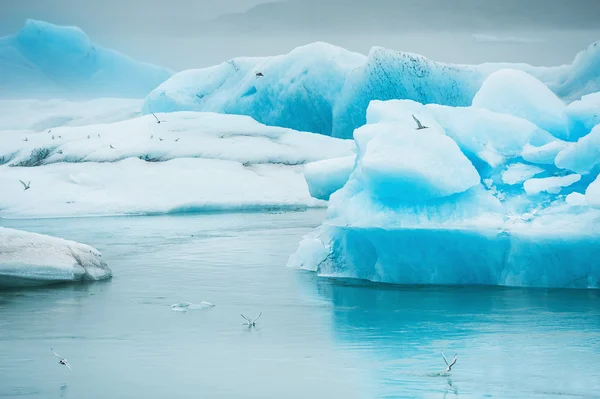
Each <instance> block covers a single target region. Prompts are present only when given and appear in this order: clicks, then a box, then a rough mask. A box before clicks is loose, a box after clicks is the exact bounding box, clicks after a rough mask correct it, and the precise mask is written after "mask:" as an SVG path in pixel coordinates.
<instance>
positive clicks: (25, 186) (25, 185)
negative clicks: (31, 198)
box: [19, 180, 31, 191]
mask: <svg viewBox="0 0 600 399" xmlns="http://www.w3.org/2000/svg"><path fill="white" fill-rule="evenodd" d="M19 181H20V182H21V184H22V185H23V190H25V191H27V190H29V189H30V188H31V182H30V181H28V182H27V184H25V182H24V181H23V180H19Z"/></svg>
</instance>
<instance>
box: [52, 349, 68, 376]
mask: <svg viewBox="0 0 600 399" xmlns="http://www.w3.org/2000/svg"><path fill="white" fill-rule="evenodd" d="M50 350H51V351H52V353H54V356H56V357H57V358H59V359H60V360H59V361H58V363H59V364H62V365H63V366H67V368H68V369H69V370H71V371H73V369H72V368H71V365H70V364H69V362H67V359H65V358H64V357H62V356H61V355H59V354H58V353H56V352H54V349H52V348H50Z"/></svg>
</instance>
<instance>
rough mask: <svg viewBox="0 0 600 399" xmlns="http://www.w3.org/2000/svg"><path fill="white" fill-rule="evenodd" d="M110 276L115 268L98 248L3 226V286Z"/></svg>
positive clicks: (0, 259) (0, 283)
mask: <svg viewBox="0 0 600 399" xmlns="http://www.w3.org/2000/svg"><path fill="white" fill-rule="evenodd" d="M110 277H112V272H111V270H110V269H109V268H108V266H107V265H106V263H105V262H104V261H103V260H102V255H101V254H100V252H98V250H96V249H95V248H92V247H90V246H88V245H85V244H80V243H77V242H74V241H68V240H63V239H61V238H57V237H50V236H47V235H42V234H36V233H29V232H25V231H20V230H14V229H8V228H4V227H0V288H7V287H22V286H34V285H46V284H53V283H60V282H73V281H83V280H105V279H108V278H110Z"/></svg>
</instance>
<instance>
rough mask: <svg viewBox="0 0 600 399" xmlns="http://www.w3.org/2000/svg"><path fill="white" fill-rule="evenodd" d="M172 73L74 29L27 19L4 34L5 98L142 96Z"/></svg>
mask: <svg viewBox="0 0 600 399" xmlns="http://www.w3.org/2000/svg"><path fill="white" fill-rule="evenodd" d="M171 74H172V73H171V72H170V71H169V70H167V69H165V68H161V67H157V66H154V65H150V64H146V63H143V62H139V61H136V60H133V59H131V58H129V57H127V56H125V55H123V54H120V53H118V52H116V51H113V50H110V49H106V48H102V47H100V46H98V45H95V44H94V43H92V42H91V40H90V38H89V37H88V36H87V35H86V34H85V33H84V32H83V31H81V30H80V29H79V28H76V27H70V26H56V25H53V24H50V23H47V22H42V21H35V20H27V21H26V22H25V26H23V28H22V29H21V30H20V31H19V32H18V33H16V34H14V35H11V36H6V37H2V38H0V97H2V98H7V97H12V98H14V97H20V98H49V97H61V98H64V97H67V98H92V97H95V98H98V97H123V98H143V97H145V96H146V95H147V94H148V93H149V92H150V91H151V90H152V89H154V88H155V87H156V86H158V85H159V84H161V83H162V82H163V81H165V80H166V79H168V78H169V77H170V76H171Z"/></svg>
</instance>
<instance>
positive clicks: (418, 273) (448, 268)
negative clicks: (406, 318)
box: [288, 72, 600, 289]
mask: <svg viewBox="0 0 600 399" xmlns="http://www.w3.org/2000/svg"><path fill="white" fill-rule="evenodd" d="M511 74H512V72H511V73H510V74H509V75H511ZM489 79H490V80H491V82H492V83H493V82H494V80H496V79H498V76H493V74H492V75H491V76H490V77H489ZM502 79H504V78H502ZM517 79H518V80H526V81H528V82H529V84H530V85H531V86H532V87H533V86H535V87H537V88H539V87H540V86H539V84H538V83H539V82H536V83H533V79H534V78H532V77H526V78H524V77H523V76H522V75H521V73H518V74H517ZM500 86H502V85H500ZM543 87H544V91H543V93H544V94H542V95H543V96H545V97H544V98H546V100H548V99H552V100H548V101H549V102H550V103H552V102H553V101H554V100H556V99H557V98H556V97H555V96H554V94H552V93H551V92H550V91H549V90H548V89H547V88H546V87H545V86H543ZM492 88H493V85H486V83H484V84H483V85H482V88H481V90H480V92H482V93H483V94H481V95H480V92H478V93H476V94H475V98H479V100H481V101H482V102H481V103H479V104H475V103H476V102H474V104H473V105H472V106H457V107H451V106H444V105H436V104H427V105H423V104H420V103H418V102H415V101H410V100H390V101H372V102H371V103H370V104H369V107H368V109H367V111H366V117H365V122H366V124H365V125H363V126H361V127H359V128H357V129H355V131H354V134H353V136H354V141H355V143H356V150H357V154H356V161H355V163H354V166H353V170H352V171H351V173H350V174H349V177H348V180H347V181H346V183H345V185H344V186H343V187H342V188H339V189H337V190H336V191H335V192H333V193H332V194H331V197H330V200H329V204H328V213H327V219H326V220H325V221H324V223H323V224H322V225H321V226H320V227H319V228H317V229H316V230H315V231H314V232H312V233H310V234H309V235H307V236H306V237H305V238H304V239H303V240H302V241H301V242H300V244H299V246H298V250H297V251H296V253H294V254H293V255H292V256H291V257H290V259H289V261H288V266H290V267H296V268H303V269H306V270H312V271H315V272H317V273H318V274H319V275H321V276H326V277H334V278H357V279H365V280H370V281H375V282H382V283H393V284H444V285H463V284H482V285H504V286H521V287H562V288H582V289H588V288H600V265H599V264H598V262H596V261H595V259H596V258H597V257H598V256H600V209H598V208H600V177H597V176H598V172H599V170H598V168H595V167H594V165H595V158H594V157H593V156H592V154H598V151H599V148H600V143H598V142H597V141H596V140H595V137H596V131H597V130H596V129H597V128H598V127H596V128H594V129H593V130H592V131H591V133H589V134H587V135H584V136H583V137H582V138H580V139H579V141H578V142H577V143H570V142H566V141H563V140H562V139H561V138H569V139H571V138H572V136H569V134H568V132H569V128H570V127H569V124H568V123H567V122H566V121H567V119H566V118H565V115H566V113H565V112H566V111H565V107H564V105H563V106H559V105H560V104H558V103H556V102H554V104H555V105H556V107H555V108H554V110H555V112H556V113H557V115H547V116H546V117H543V118H541V119H540V115H539V114H536V112H532V113H528V112H523V111H531V107H532V106H533V107H534V108H535V107H536V106H538V103H536V102H535V101H532V102H527V101H526V100H527V98H526V97H524V98H520V99H516V100H515V101H514V102H512V101H511V100H510V98H509V97H510V93H507V92H506V91H505V88H504V87H497V88H496V89H495V90H497V91H498V92H499V95H498V96H497V100H498V102H497V103H493V101H492V100H493V99H494V96H493V95H492V93H491V92H490V91H493V90H492ZM518 93H519V92H518V91H517V92H515V94H514V95H515V96H518V95H519V94H518ZM538 94H539V93H538ZM484 98H486V101H483V99H484ZM540 98H541V97H540ZM540 101H542V102H543V101H545V100H544V99H543V98H541V100H540ZM559 101H560V100H559ZM485 102H487V105H486V107H487V106H489V104H492V105H494V106H489V107H490V108H494V109H488V108H482V107H481V105H482V104H483V103H485ZM498 104H500V105H501V104H505V105H506V106H504V105H503V106H499V105H498ZM496 105H498V107H495V106H496ZM548 109H551V108H550V107H549V108H548ZM413 116H415V117H416V118H418V119H419V120H420V121H421V123H422V124H423V125H425V126H426V127H427V128H426V129H417V125H416V123H415V121H414V120H413ZM556 116H558V119H554V118H555V117H556ZM556 120H560V121H561V122H560V123H555V121H556ZM548 121H551V122H552V123H550V122H548ZM538 124H539V125H544V127H546V128H547V129H550V130H552V132H549V131H548V130H546V129H544V128H542V127H541V126H539V125H538ZM563 153H564V154H563ZM561 154H563V155H561ZM566 154H569V156H568V157H567V156H566ZM575 154H577V155H575ZM596 158H598V157H596ZM555 159H556V162H555ZM567 159H572V160H573V161H572V163H567V162H566V161H565V160H567ZM598 159H600V158H598ZM592 160H594V161H592ZM577 171H581V172H582V173H583V172H584V171H585V173H586V174H585V175H582V174H579V173H573V172H577ZM332 173H334V172H332ZM320 174H321V175H324V176H327V172H326V171H320ZM307 179H310V176H309V177H307ZM337 185H339V183H336V186H337ZM332 186H333V185H332ZM336 188H337V187H336ZM582 192H585V195H584V194H581V193H582Z"/></svg>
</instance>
